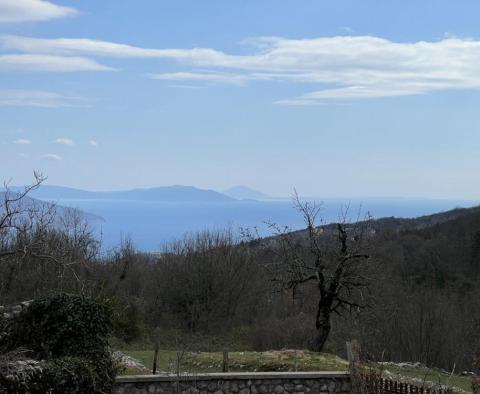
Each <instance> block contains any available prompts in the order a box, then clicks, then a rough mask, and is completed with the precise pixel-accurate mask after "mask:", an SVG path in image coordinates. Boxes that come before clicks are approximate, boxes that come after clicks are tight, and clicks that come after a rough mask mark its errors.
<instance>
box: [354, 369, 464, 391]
mask: <svg viewBox="0 0 480 394" xmlns="http://www.w3.org/2000/svg"><path fill="white" fill-rule="evenodd" d="M352 384H353V385H358V386H360V387H358V388H359V389H360V390H358V391H359V392H363V393H366V394H462V392H461V391H456V390H453V389H451V388H438V387H424V386H417V385H415V384H412V383H404V382H398V381H394V380H391V379H384V378H382V377H380V376H379V375H377V374H360V375H357V377H356V379H355V380H354V381H353V382H352Z"/></svg>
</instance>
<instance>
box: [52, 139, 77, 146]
mask: <svg viewBox="0 0 480 394" xmlns="http://www.w3.org/2000/svg"><path fill="white" fill-rule="evenodd" d="M53 142H54V143H56V144H60V145H68V146H73V145H74V143H73V140H71V139H70V138H57V139H56V140H55V141H53Z"/></svg>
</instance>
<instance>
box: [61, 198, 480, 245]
mask: <svg viewBox="0 0 480 394" xmlns="http://www.w3.org/2000/svg"><path fill="white" fill-rule="evenodd" d="M317 201H323V203H322V210H321V218H322V219H323V220H324V221H325V222H327V223H328V222H332V221H336V220H338V218H339V215H340V213H341V210H342V207H343V208H345V206H346V205H349V210H348V212H349V217H350V218H351V219H355V218H357V216H358V215H359V212H361V213H360V216H361V217H364V216H365V215H366V214H367V212H369V213H370V214H371V215H372V216H373V217H374V218H380V217H386V216H396V217H417V216H421V215H428V214H432V213H436V212H441V211H446V210H449V209H453V208H456V207H471V206H474V205H477V204H478V203H479V202H478V201H472V200H468V201H466V200H431V199H403V198H367V199H363V200H359V199H355V200H342V199H323V200H317ZM57 203H59V204H61V205H65V206H71V207H75V208H79V209H82V210H84V211H86V212H89V213H93V214H95V215H98V216H100V217H102V218H103V219H104V221H96V222H94V223H92V225H93V226H94V228H95V231H96V232H97V233H98V234H99V235H101V237H102V241H103V245H104V248H105V249H109V248H113V247H115V246H117V245H118V244H119V243H120V241H121V240H122V239H125V238H130V239H131V240H132V241H133V242H134V244H135V246H136V247H137V248H138V249H141V250H145V251H156V250H160V249H161V247H162V246H163V245H164V244H165V243H168V242H170V241H173V240H175V239H178V238H180V237H182V236H183V235H184V234H185V233H191V232H196V231H201V230H206V229H222V228H226V227H230V228H232V229H233V230H238V229H239V228H240V227H250V228H251V227H254V226H257V227H258V230H259V233H260V235H262V236H264V235H268V234H271V231H270V230H269V228H268V226H267V225H266V222H275V223H277V224H278V225H280V226H289V227H290V228H291V229H300V228H303V227H304V225H303V222H302V217H301V216H300V214H299V213H298V212H297V211H296V210H295V209H294V208H293V203H292V202H291V201H288V200H278V201H234V202H214V203H213V202H212V203H170V202H155V201H124V200H67V199H63V200H58V201H57Z"/></svg>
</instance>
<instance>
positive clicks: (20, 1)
mask: <svg viewBox="0 0 480 394" xmlns="http://www.w3.org/2000/svg"><path fill="white" fill-rule="evenodd" d="M77 14H78V11H77V10H75V9H73V8H70V7H63V6H59V5H56V4H53V3H51V2H48V1H43V0H0V23H15V22H34V21H46V20H50V19H55V18H64V17H68V16H75V15H77Z"/></svg>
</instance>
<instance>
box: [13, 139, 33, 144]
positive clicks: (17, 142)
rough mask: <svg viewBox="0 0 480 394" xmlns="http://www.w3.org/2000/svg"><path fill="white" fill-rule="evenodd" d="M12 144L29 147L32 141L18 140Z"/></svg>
mask: <svg viewBox="0 0 480 394" xmlns="http://www.w3.org/2000/svg"><path fill="white" fill-rule="evenodd" d="M13 143H14V144H16V145H30V144H31V143H32V141H30V140H28V139H26V138H19V139H18V140H15V141H13Z"/></svg>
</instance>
